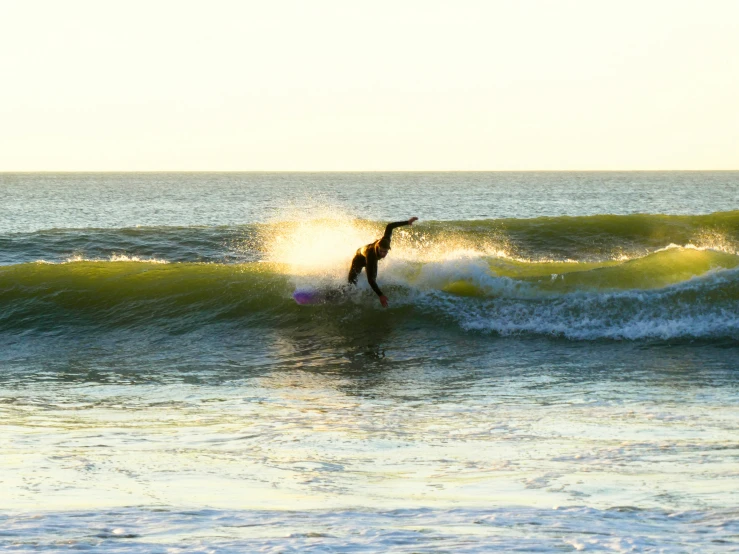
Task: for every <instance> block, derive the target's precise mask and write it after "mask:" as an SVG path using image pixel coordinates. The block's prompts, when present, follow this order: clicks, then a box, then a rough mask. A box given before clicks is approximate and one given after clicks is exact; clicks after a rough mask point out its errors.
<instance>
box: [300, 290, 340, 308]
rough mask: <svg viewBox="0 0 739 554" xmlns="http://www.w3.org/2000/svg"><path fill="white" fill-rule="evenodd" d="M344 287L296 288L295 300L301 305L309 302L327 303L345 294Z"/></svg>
mask: <svg viewBox="0 0 739 554" xmlns="http://www.w3.org/2000/svg"><path fill="white" fill-rule="evenodd" d="M345 293H346V291H345V290H344V289H341V288H340V289H328V290H326V289H323V290H320V289H319V290H316V289H296V290H295V292H294V293H293V300H295V302H297V303H298V304H301V305H309V304H325V303H326V302H336V301H338V300H339V299H341V298H342V296H344V294H345Z"/></svg>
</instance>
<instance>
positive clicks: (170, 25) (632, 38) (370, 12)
mask: <svg viewBox="0 0 739 554" xmlns="http://www.w3.org/2000/svg"><path fill="white" fill-rule="evenodd" d="M518 169H523V170H528V169H563V170H565V169H739V0H691V1H681V0H638V1H630V0H616V1H611V0H569V1H567V0H556V1H555V0H509V1H496V0H480V1H475V0H449V1H443V2H440V1H433V0H421V1H415V0H392V1H378V0H374V1H372V2H352V1H348V0H337V1H329V0H305V1H297V0H296V1H287V0H265V1H259V2H257V1H247V0H244V1H226V0H207V1H187V0H175V1H166V0H145V1H136V0H120V1H106V0H94V1H80V0H54V1H41V0H0V171H35V170H42V171H54V170H90V171H94V170H518Z"/></svg>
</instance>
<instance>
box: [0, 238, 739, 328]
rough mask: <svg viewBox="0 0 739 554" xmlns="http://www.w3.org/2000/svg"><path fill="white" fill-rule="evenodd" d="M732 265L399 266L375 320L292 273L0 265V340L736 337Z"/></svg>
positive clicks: (668, 256)
mask: <svg viewBox="0 0 739 554" xmlns="http://www.w3.org/2000/svg"><path fill="white" fill-rule="evenodd" d="M737 266H739V256H737V255H735V254H729V253H726V252H717V251H713V250H700V249H696V248H680V247H673V248H668V249H665V250H660V251H657V252H653V253H651V254H648V255H646V256H644V257H642V258H637V259H626V260H623V261H614V260H610V261H602V262H582V263H578V262H572V261H569V262H551V261H550V262H544V263H539V262H525V261H522V260H516V259H510V258H504V257H503V258H501V257H491V256H485V255H467V256H466V257H459V256H456V255H453V256H450V257H448V258H437V259H435V260H431V261H417V260H414V259H404V258H403V257H402V256H399V257H398V259H396V260H395V261H394V262H392V263H388V264H387V265H385V266H383V267H382V268H381V273H380V280H381V282H382V286H383V288H384V289H385V291H386V294H387V295H388V296H389V297H390V298H391V305H392V307H391V309H390V310H389V311H388V312H383V311H382V308H380V307H379V303H378V302H377V301H376V299H375V297H374V294H373V293H372V292H371V291H370V290H369V288H368V286H367V284H366V281H364V278H362V280H361V281H360V286H359V287H358V288H357V289H355V290H353V291H351V292H350V293H348V294H345V295H343V296H341V297H340V298H339V299H338V300H336V299H335V300H332V301H330V302H328V303H326V304H318V305H313V306H299V305H297V304H296V303H295V302H294V301H293V299H292V296H291V295H292V293H293V292H294V291H295V290H296V289H300V288H306V287H307V288H309V289H311V288H312V289H316V288H321V287H327V288H329V289H332V290H336V289H337V288H339V287H340V286H342V285H343V283H342V280H341V278H336V277H331V278H328V279H326V278H320V279H319V278H318V277H316V276H314V277H306V276H305V275H301V274H299V273H295V272H294V268H291V267H290V266H289V265H280V264H270V263H258V262H253V263H246V264H202V263H151V262H131V261H122V262H111V261H108V262H103V261H99V262H90V261H80V262H70V263H63V264H47V263H28V264H17V265H12V266H5V267H0V302H2V304H3V306H4V308H5V309H4V310H3V312H2V316H0V331H4V332H22V331H27V330H37V331H42V332H48V331H53V332H67V331H68V330H70V329H78V328H80V327H84V328H86V329H93V330H95V329H97V330H105V329H112V328H121V327H124V328H134V329H142V328H146V327H147V326H156V327H159V328H163V329H165V330H166V329H169V330H170V331H171V332H178V330H180V329H183V328H190V329H192V328H197V327H198V326H203V325H208V324H211V323H214V322H224V321H225V322H229V321H230V322H237V323H239V324H247V323H248V322H250V323H248V324H250V325H251V324H253V325H261V326H267V327H269V326H282V325H291V324H292V323H294V321H295V320H296V319H295V318H296V317H299V318H303V319H304V318H305V317H312V316H319V315H320V317H329V318H333V319H336V320H338V321H342V320H344V319H347V318H348V319H350V320H351V319H352V318H353V317H354V315H355V314H356V313H357V310H358V309H359V310H362V311H365V312H367V311H369V312H373V311H375V312H378V315H379V314H384V313H387V315H388V317H402V318H411V319H415V318H418V319H419V320H423V321H424V322H428V321H433V322H436V325H440V326H445V327H449V326H452V327H453V328H456V329H458V330H460V331H462V332H487V333H493V334H503V335H505V334H510V333H524V334H527V333H533V334H549V335H554V336H564V337H567V338H574V339H597V338H614V339H624V338H627V339H640V338H650V337H652V338H653V337H660V338H671V337H700V338H718V339H730V340H737V339H739V315H738V314H739V270H737ZM372 321H374V319H372ZM584 322H587V325H585V324H584ZM353 324H354V323H353ZM356 324H357V325H360V326H361V325H362V323H361V321H360V322H358V323H356ZM359 332H361V329H359Z"/></svg>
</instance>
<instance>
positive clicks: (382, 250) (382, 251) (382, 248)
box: [375, 238, 390, 259]
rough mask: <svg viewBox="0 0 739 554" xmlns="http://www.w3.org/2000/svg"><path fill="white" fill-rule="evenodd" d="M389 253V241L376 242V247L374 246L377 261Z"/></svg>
mask: <svg viewBox="0 0 739 554" xmlns="http://www.w3.org/2000/svg"><path fill="white" fill-rule="evenodd" d="M389 251H390V240H388V239H384V238H383V239H380V240H378V241H377V245H376V246H375V252H377V257H378V258H379V259H382V258H384V257H385V256H387V253H388V252H389Z"/></svg>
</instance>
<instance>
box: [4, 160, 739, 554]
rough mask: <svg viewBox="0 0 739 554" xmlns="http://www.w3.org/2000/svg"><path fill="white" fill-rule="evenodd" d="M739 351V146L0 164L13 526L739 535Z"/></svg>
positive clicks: (206, 547)
mask: <svg viewBox="0 0 739 554" xmlns="http://www.w3.org/2000/svg"><path fill="white" fill-rule="evenodd" d="M412 216H417V217H418V218H419V221H418V222H416V223H415V224H414V225H413V226H410V227H401V228H398V229H396V231H395V233H394V235H393V241H392V250H391V252H390V254H389V255H388V257H387V258H386V259H385V260H382V261H381V262H380V267H379V274H378V283H379V285H380V286H381V287H382V289H383V291H384V292H385V294H386V295H387V297H388V299H389V307H388V308H387V309H383V308H382V307H381V305H380V303H379V302H378V299H377V297H376V296H375V295H374V293H373V292H372V290H371V289H370V288H369V286H368V284H367V281H366V277H365V275H364V273H363V274H362V275H361V276H360V279H359V284H358V286H357V287H356V288H355V289H352V290H350V291H348V292H346V293H344V294H343V295H339V296H336V297H331V299H330V300H328V301H326V302H323V303H319V304H315V305H306V306H301V305H298V304H296V302H295V301H294V300H293V298H292V295H293V293H294V292H295V291H296V290H301V291H316V292H317V293H320V294H322V293H323V292H325V291H335V290H337V289H339V288H340V287H342V286H343V285H344V284H345V282H346V278H347V273H348V268H349V263H350V261H351V258H352V256H353V254H354V252H355V250H356V249H357V248H358V247H360V246H362V245H364V244H367V243H369V242H372V241H373V240H375V239H377V238H379V237H380V236H381V235H382V232H383V229H384V226H385V225H386V224H387V223H388V222H390V221H398V220H407V219H408V218H410V217H412ZM738 354H739V172H523V173H516V172H505V173H487V172H479V173H477V172H476V173H464V172H461V173H455V172H452V173H79V174H77V173H63V174H55V173H38V174H34V173H18V174H11V173H5V174H0V439H1V441H2V442H1V444H2V456H0V548H2V549H3V550H5V551H9V552H16V551H17V552H21V551H24V552H28V551H33V552H37V551H41V552H61V551H77V550H85V551H90V552H105V553H119V552H120V553H123V552H130V553H142V552H146V553H190V552H193V553H195V552H198V553H200V552H218V553H221V552H227V553H228V552H233V553H242V552H274V553H278V552H279V553H282V552H321V553H323V552H347V553H354V552H407V553H411V552H454V553H461V552H516V551H518V552H575V551H587V552H664V553H668V552H669V553H672V552H675V553H678V552H701V553H705V552H736V551H738V550H739V471H738V468H739V465H738V463H739V386H738V385H739V367H738V365H739V356H738Z"/></svg>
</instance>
